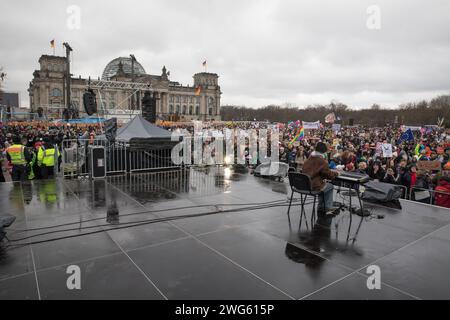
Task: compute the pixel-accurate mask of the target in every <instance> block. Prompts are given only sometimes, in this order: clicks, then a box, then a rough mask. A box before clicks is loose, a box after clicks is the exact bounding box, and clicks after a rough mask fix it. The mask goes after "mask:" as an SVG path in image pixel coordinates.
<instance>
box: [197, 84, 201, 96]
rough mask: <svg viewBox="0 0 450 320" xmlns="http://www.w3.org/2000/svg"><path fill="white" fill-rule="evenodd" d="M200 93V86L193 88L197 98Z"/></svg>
mask: <svg viewBox="0 0 450 320" xmlns="http://www.w3.org/2000/svg"><path fill="white" fill-rule="evenodd" d="M201 91H202V86H198V87H197V88H195V95H196V96H199V95H200V92H201Z"/></svg>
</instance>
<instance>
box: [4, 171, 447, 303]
mask: <svg viewBox="0 0 450 320" xmlns="http://www.w3.org/2000/svg"><path fill="white" fill-rule="evenodd" d="M238 171H239V170H238ZM286 180H287V179H286ZM288 188H289V186H288V182H287V181H285V182H275V181H270V180H265V179H261V178H256V177H253V176H252V175H250V174H249V173H248V172H246V171H245V170H242V171H239V172H237V171H236V170H232V169H231V170H230V169H227V168H206V169H191V170H188V171H181V170H175V171H167V172H159V173H140V174H133V175H131V176H116V177H109V178H108V179H106V180H97V181H90V180H85V179H83V180H81V179H79V180H48V181H33V182H31V183H22V184H21V183H1V184H0V210H2V212H7V213H10V214H12V215H14V216H16V218H17V219H16V221H15V223H14V224H13V225H12V226H11V227H10V228H9V229H8V233H7V235H8V238H9V240H11V241H10V242H7V241H4V242H3V243H2V245H1V247H0V299H449V298H450V285H449V284H450V281H449V279H450V276H449V275H448V272H449V270H450V211H449V210H447V209H440V208H436V207H432V206H428V205H421V204H417V203H412V202H408V201H404V202H402V209H401V210H400V209H393V208H386V207H381V206H378V205H370V204H366V208H369V209H370V210H371V212H372V214H373V216H374V217H375V218H366V219H364V221H363V222H362V224H361V228H360V230H359V232H358V234H357V238H356V241H355V242H353V241H352V240H351V239H352V238H353V237H354V236H355V232H356V229H357V227H358V223H359V222H360V217H358V216H356V215H353V224H352V230H351V231H350V235H349V236H348V232H347V231H348V225H349V214H348V213H344V214H341V215H339V216H337V217H335V218H328V219H324V218H319V219H317V220H316V221H315V223H314V224H313V225H311V221H310V216H311V209H312V205H308V206H307V209H306V210H307V217H308V219H307V220H306V221H307V222H308V224H306V223H305V220H303V222H302V226H301V228H300V230H299V212H300V209H299V207H298V206H297V207H293V208H292V209H291V214H290V217H291V223H290V224H289V222H288V218H287V215H286V212H287V207H286V206H285V205H286V199H287V192H288ZM339 199H340V196H336V197H335V200H339ZM115 213H118V215H115ZM183 215H190V217H181V216H183ZM376 215H384V219H377V218H376ZM56 238H59V239H58V240H55V239H56ZM347 238H349V239H350V240H347ZM71 265H76V266H78V267H79V268H80V270H81V289H80V290H77V289H74V290H69V289H68V287H67V279H68V277H70V274H68V273H67V267H68V266H71ZM370 265H376V266H379V268H380V271H381V288H380V289H379V290H378V289H373V290H369V289H368V287H367V282H368V277H369V276H370V274H368V273H367V272H366V271H367V267H368V266H370ZM369 282H370V281H369Z"/></svg>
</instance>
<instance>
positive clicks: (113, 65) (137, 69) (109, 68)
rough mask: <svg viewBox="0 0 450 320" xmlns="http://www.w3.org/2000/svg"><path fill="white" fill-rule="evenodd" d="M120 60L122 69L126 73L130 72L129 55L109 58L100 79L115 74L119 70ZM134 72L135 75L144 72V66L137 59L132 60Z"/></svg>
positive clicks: (106, 78)
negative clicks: (109, 60)
mask: <svg viewBox="0 0 450 320" xmlns="http://www.w3.org/2000/svg"><path fill="white" fill-rule="evenodd" d="M120 62H122V66H123V71H124V72H125V73H126V74H131V58H129V57H119V58H116V59H114V60H111V62H109V63H108V64H107V65H106V67H105V70H103V74H102V80H108V79H109V78H111V77H113V76H115V75H116V73H117V71H118V70H119V63H120ZM134 74H135V75H136V76H138V75H142V74H145V70H144V68H143V67H142V66H141V64H140V63H139V62H137V61H134Z"/></svg>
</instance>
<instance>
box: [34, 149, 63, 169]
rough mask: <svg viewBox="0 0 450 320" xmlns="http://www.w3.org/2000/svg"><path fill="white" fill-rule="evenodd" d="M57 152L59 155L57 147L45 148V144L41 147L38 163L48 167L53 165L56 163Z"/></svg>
mask: <svg viewBox="0 0 450 320" xmlns="http://www.w3.org/2000/svg"><path fill="white" fill-rule="evenodd" d="M55 153H56V155H58V154H59V153H58V151H56V150H55V148H50V149H45V147H44V146H41V147H40V148H39V152H38V163H39V164H40V165H44V166H46V167H53V166H54V165H55Z"/></svg>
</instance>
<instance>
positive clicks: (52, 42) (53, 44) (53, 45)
mask: <svg viewBox="0 0 450 320" xmlns="http://www.w3.org/2000/svg"><path fill="white" fill-rule="evenodd" d="M50 47H52V48H53V49H55V39H53V40H52V41H50Z"/></svg>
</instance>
